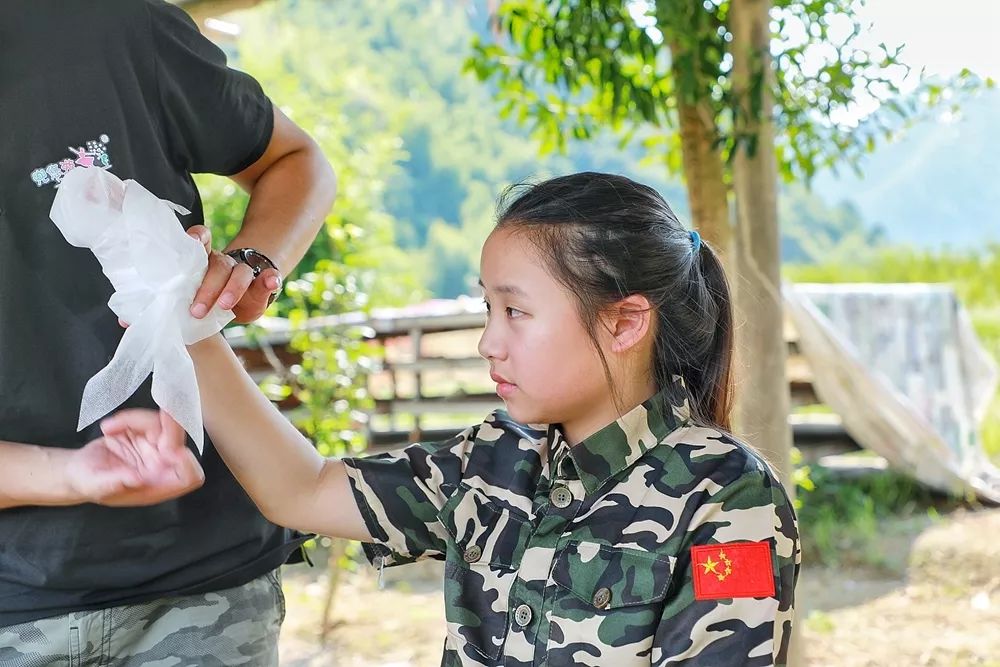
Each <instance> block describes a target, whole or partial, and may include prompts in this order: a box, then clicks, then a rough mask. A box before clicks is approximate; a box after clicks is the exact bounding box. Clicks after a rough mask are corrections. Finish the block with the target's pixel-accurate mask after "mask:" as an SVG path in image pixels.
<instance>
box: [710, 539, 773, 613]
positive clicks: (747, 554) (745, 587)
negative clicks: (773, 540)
mask: <svg viewBox="0 0 1000 667" xmlns="http://www.w3.org/2000/svg"><path fill="white" fill-rule="evenodd" d="M691 568H692V570H693V571H694V599H695V600H718V599H722V598H769V597H773V596H774V572H773V571H772V569H771V545H770V543H768V542H729V543H727V544H705V545H700V546H696V547H691Z"/></svg>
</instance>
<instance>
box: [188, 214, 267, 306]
mask: <svg viewBox="0 0 1000 667" xmlns="http://www.w3.org/2000/svg"><path fill="white" fill-rule="evenodd" d="M188 234H189V235H191V236H192V237H194V238H196V239H198V240H199V241H201V244H202V245H203V246H204V247H205V252H206V253H208V271H206V272H205V278H204V279H203V280H202V281H201V287H199V288H198V291H197V292H196V293H195V295H194V302H193V303H192V304H191V315H193V316H194V317H196V318H198V319H201V318H202V317H204V316H205V315H206V314H208V311H210V310H211V309H212V307H213V306H214V305H215V304H216V303H218V304H219V306H220V307H222V308H224V309H226V310H232V311H233V314H234V315H236V322H238V323H241V324H246V323H248V322H253V321H254V320H256V319H257V318H259V317H260V316H261V315H263V314H264V311H265V310H266V309H267V306H268V300H269V299H270V297H271V294H273V293H274V292H275V290H277V289H278V287H280V286H281V274H280V273H278V271H276V270H274V269H265V270H263V271H261V273H260V275H259V276H257V277H256V278H254V277H253V270H252V269H251V268H250V267H249V266H247V265H246V264H243V263H242V262H237V261H236V260H235V259H233V258H232V257H230V256H229V255H226V254H225V253H222V252H219V251H218V250H213V249H212V233H211V232H210V231H209V229H208V228H207V227H205V226H204V225H195V226H194V227H191V228H190V229H189V230H188Z"/></svg>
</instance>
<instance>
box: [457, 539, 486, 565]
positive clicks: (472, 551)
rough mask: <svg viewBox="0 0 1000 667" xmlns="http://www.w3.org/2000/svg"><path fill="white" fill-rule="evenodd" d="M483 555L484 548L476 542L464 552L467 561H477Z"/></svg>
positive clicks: (463, 555)
mask: <svg viewBox="0 0 1000 667" xmlns="http://www.w3.org/2000/svg"><path fill="white" fill-rule="evenodd" d="M482 557H483V550H482V549H480V548H479V547H478V546H476V545H475V544H473V545H472V546H471V547H469V548H468V549H466V550H465V553H463V554H462V558H464V559H465V562H466V563H475V562H476V561H478V560H479V559H480V558H482Z"/></svg>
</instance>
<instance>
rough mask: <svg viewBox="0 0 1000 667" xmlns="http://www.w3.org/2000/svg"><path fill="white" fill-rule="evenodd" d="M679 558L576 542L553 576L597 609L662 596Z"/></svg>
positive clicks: (564, 553) (569, 546)
mask: <svg viewBox="0 0 1000 667" xmlns="http://www.w3.org/2000/svg"><path fill="white" fill-rule="evenodd" d="M675 562H676V558H674V557H673V556H664V555H660V554H655V553H650V552H648V551H641V550H639V549H631V548H627V547H609V546H606V545H603V544H597V543H596V542H578V541H573V542H570V543H569V544H567V545H566V548H565V549H563V551H562V553H560V554H559V557H558V558H557V559H556V563H555V566H554V567H553V569H552V579H553V581H555V582H556V583H557V584H559V585H560V586H562V587H563V588H565V589H567V590H568V591H570V592H571V593H573V595H575V596H576V597H578V598H580V599H581V600H583V601H584V602H587V603H589V604H592V605H593V606H594V607H596V608H598V609H616V608H619V607H628V606H631V605H642V604H650V603H652V602H656V601H658V600H661V599H663V597H664V596H665V595H666V594H667V588H668V586H669V585H670V577H671V575H672V573H673V568H674V563H675Z"/></svg>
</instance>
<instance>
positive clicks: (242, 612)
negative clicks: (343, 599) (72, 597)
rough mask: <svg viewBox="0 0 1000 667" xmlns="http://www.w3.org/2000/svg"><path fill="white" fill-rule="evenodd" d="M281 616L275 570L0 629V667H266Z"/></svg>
mask: <svg viewBox="0 0 1000 667" xmlns="http://www.w3.org/2000/svg"><path fill="white" fill-rule="evenodd" d="M284 617H285V600H284V596H283V595H282V592H281V576H280V573H279V572H278V571H275V572H272V573H269V574H266V575H264V576H263V577H260V578H258V579H254V580H253V581H251V582H250V583H248V584H245V585H243V586H238V587H236V588H230V589H227V590H222V591H217V592H214V593H206V594H204V595H191V596H183V597H172V598H163V599H160V600H154V601H152V602H146V603H142V604H136V605H126V606H122V607H111V608H109V609H102V610H99V611H83V612H74V613H71V614H67V615H65V616H56V617H54V618H46V619H42V620H39V621H33V622H29V623H22V624H20V625H12V626H8V627H5V628H0V667H140V665H147V666H149V667H154V666H155V667H204V666H212V667H228V666H229V665H248V666H250V667H271V666H273V665H277V664H278V632H279V630H280V628H281V623H282V621H283V620H284Z"/></svg>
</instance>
